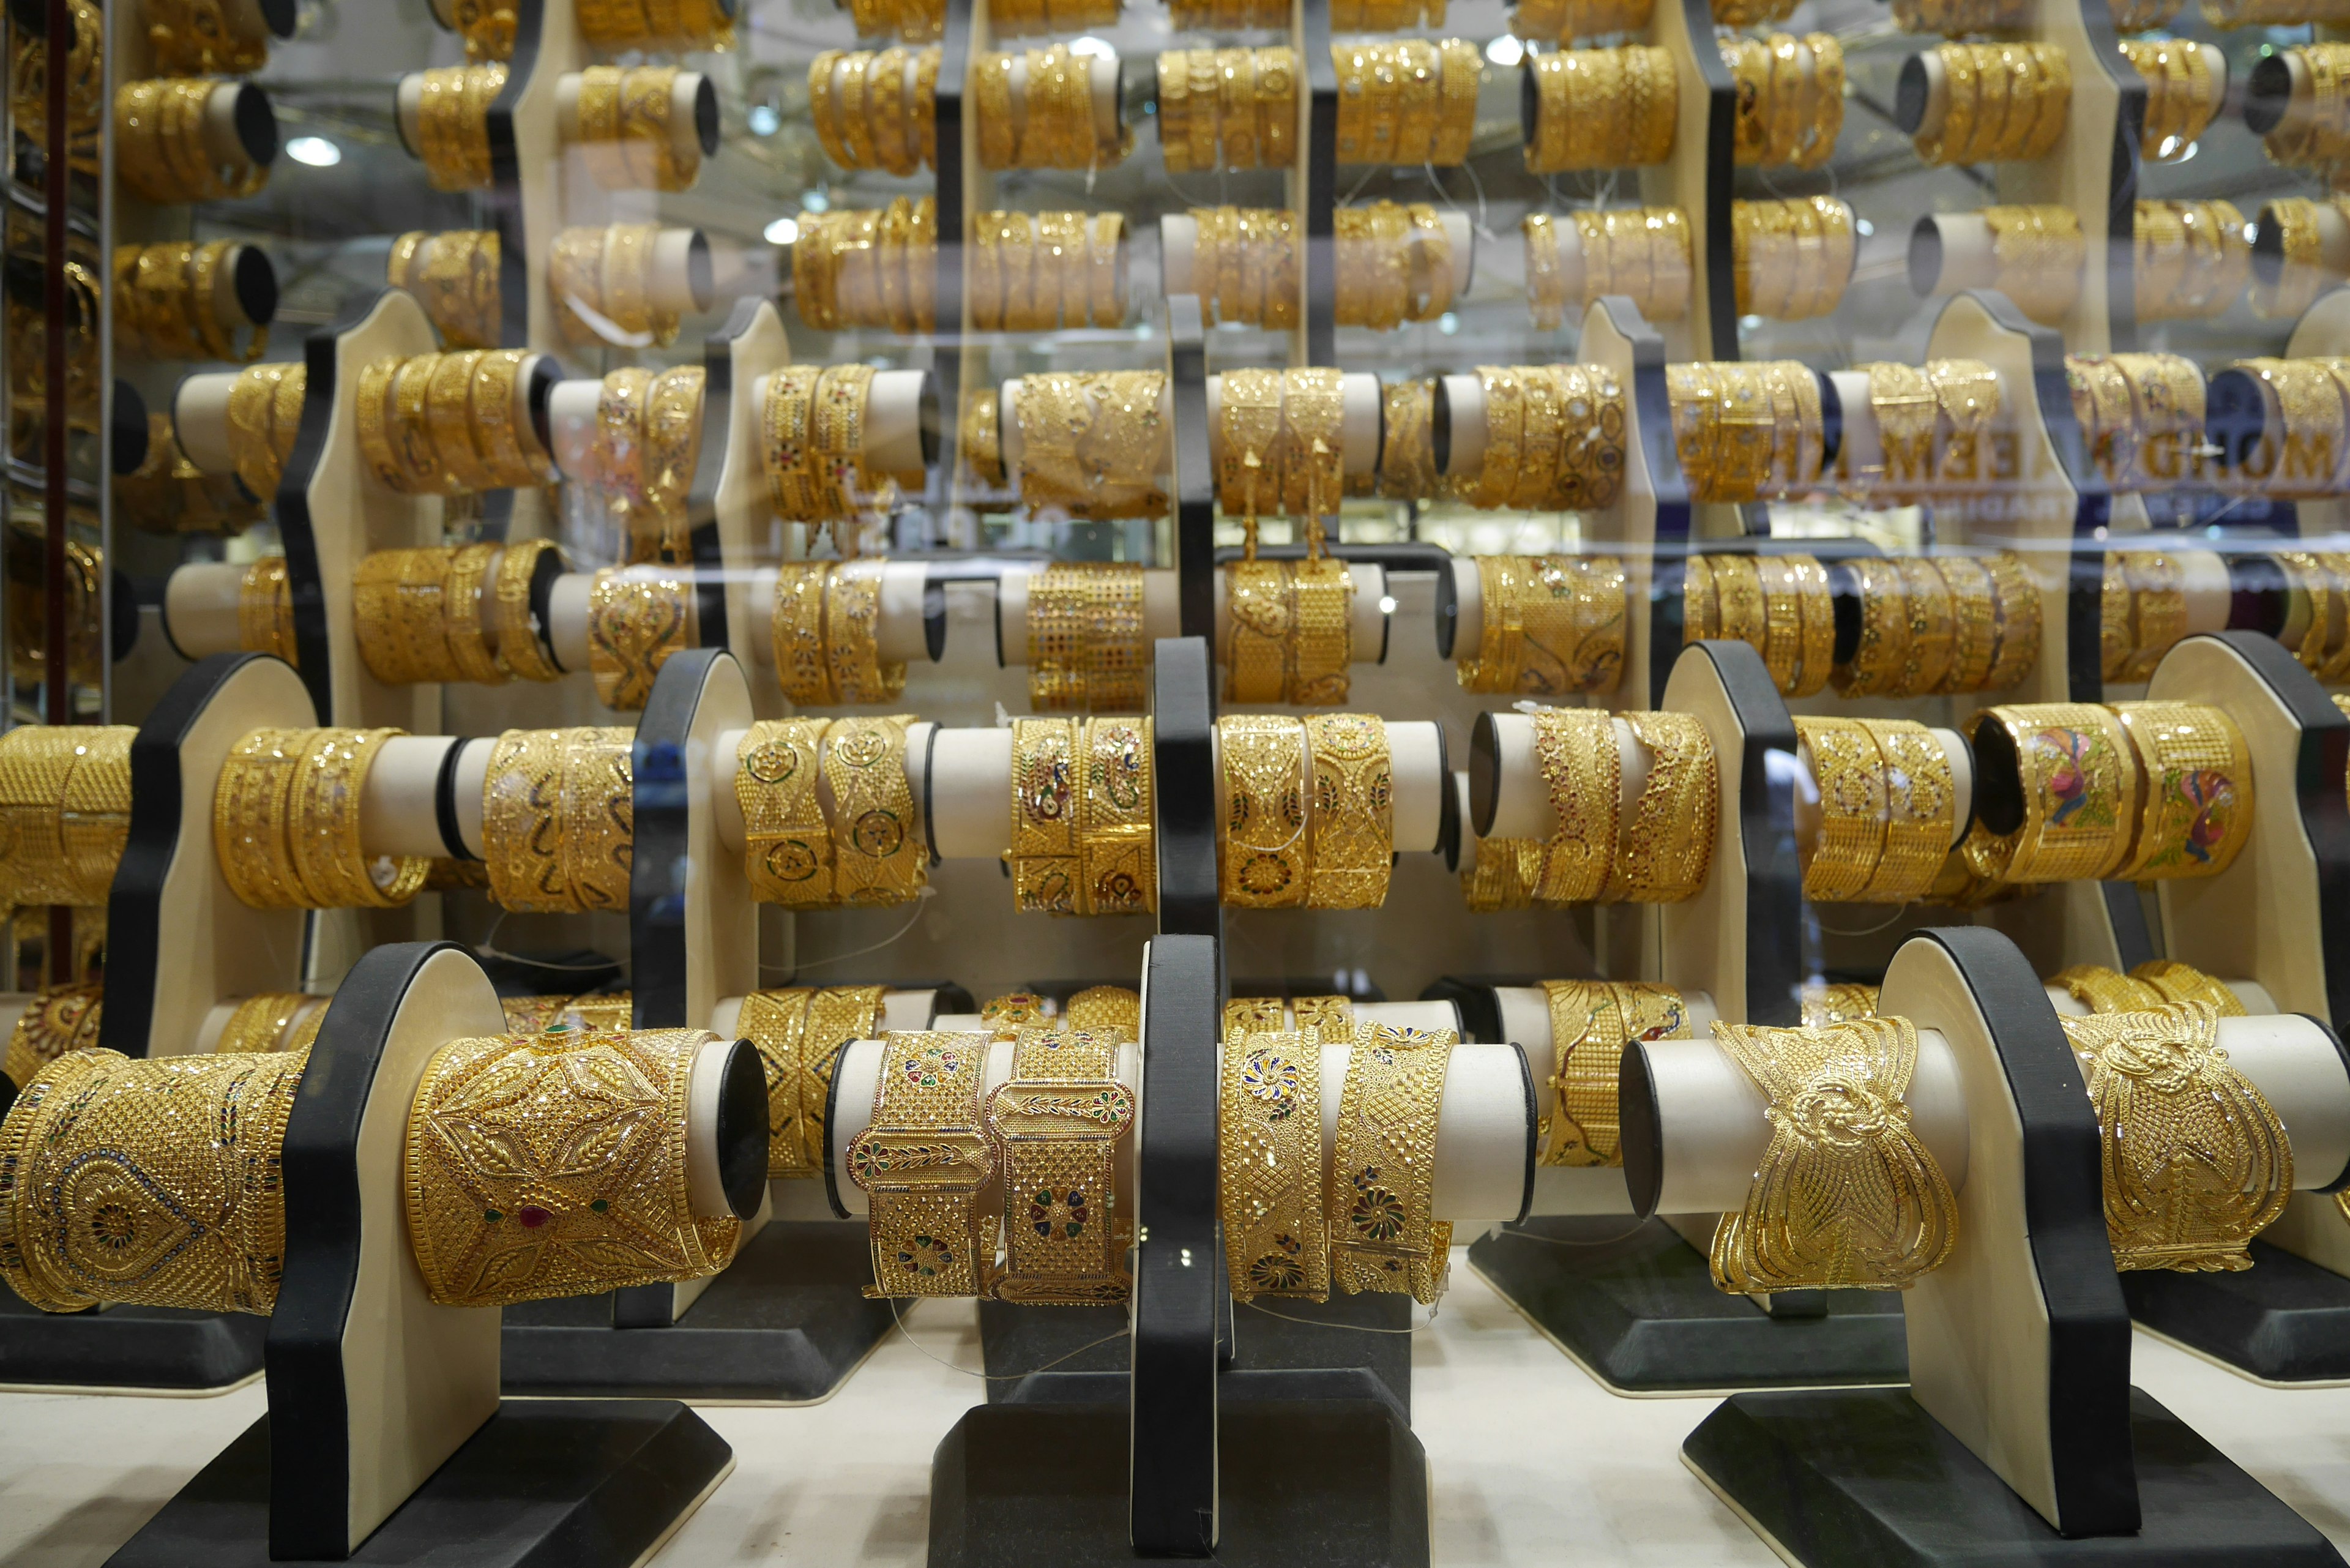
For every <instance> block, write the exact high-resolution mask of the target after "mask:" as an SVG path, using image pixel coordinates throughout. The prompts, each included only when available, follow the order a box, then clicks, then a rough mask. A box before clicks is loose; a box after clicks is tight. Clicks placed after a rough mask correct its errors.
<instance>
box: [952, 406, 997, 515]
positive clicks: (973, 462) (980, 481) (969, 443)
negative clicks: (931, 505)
mask: <svg viewBox="0 0 2350 1568" xmlns="http://www.w3.org/2000/svg"><path fill="white" fill-rule="evenodd" d="M1002 405H1003V395H1002V394H1001V393H1000V392H998V391H997V390H996V389H994V388H993V387H966V388H965V389H963V394H962V419H961V421H959V423H960V425H961V430H962V436H961V441H960V443H959V449H958V452H957V455H958V456H960V457H961V458H962V466H963V470H964V472H963V474H962V486H963V487H964V488H966V489H978V490H982V491H992V492H995V493H994V494H985V495H982V496H980V497H977V498H972V500H971V504H972V505H974V506H976V507H978V508H980V509H981V510H983V511H986V510H998V509H1001V508H1002V507H1003V498H1002V494H1001V493H1002V492H1003V488H1004V483H1005V481H1004V474H1003V406H1002Z"/></svg>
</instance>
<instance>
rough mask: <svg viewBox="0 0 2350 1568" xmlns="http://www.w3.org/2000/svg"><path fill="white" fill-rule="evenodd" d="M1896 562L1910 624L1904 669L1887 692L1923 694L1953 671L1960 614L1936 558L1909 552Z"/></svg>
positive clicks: (1937, 685)
mask: <svg viewBox="0 0 2350 1568" xmlns="http://www.w3.org/2000/svg"><path fill="white" fill-rule="evenodd" d="M1892 565H1893V566H1894V567H1895V569H1897V570H1898V571H1899V572H1900V574H1901V576H1902V596H1901V599H1902V606H1903V608H1904V610H1905V611H1906V612H1907V614H1908V618H1909V627H1908V636H1907V637H1906V638H1905V639H1903V641H1902V650H1901V672H1900V674H1898V676H1896V677H1895V678H1894V685H1893V687H1892V688H1891V689H1890V690H1889V691H1887V695H1888V696H1896V697H1921V696H1924V695H1925V694H1927V693H1928V692H1930V691H1935V690H1937V689H1939V687H1940V686H1941V684H1942V683H1943V681H1944V680H1946V679H1947V678H1948V676H1949V675H1950V659H1951V657H1952V653H1953V650H1954V648H1955V645H1956V643H1957V639H1958V618H1957V614H1956V611H1955V610H1954V609H1953V607H1952V606H1951V603H1950V584H1949V583H1948V582H1947V581H1945V580H1944V578H1943V576H1942V574H1941V573H1940V572H1939V571H1937V570H1935V569H1934V563H1933V562H1932V561H1930V560H1929V559H1927V558H1926V557H1924V556H1904V557H1902V558H1901V559H1899V560H1897V561H1895V562H1893V563H1892Z"/></svg>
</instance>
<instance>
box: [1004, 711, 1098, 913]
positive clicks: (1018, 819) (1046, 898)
mask: <svg viewBox="0 0 2350 1568" xmlns="http://www.w3.org/2000/svg"><path fill="white" fill-rule="evenodd" d="M1077 742H1078V737H1077V726H1076V723H1074V722H1072V721H1070V720H1067V719H1015V720H1014V721H1013V724H1012V846H1011V847H1010V848H1009V849H1007V850H1005V851H1004V858H1005V860H1006V861H1007V862H1008V863H1009V864H1010V866H1011V867H1012V901H1013V908H1014V909H1021V910H1024V911H1029V912H1033V913H1040V914H1047V915H1072V914H1076V913H1077V912H1078V910H1077V892H1076V880H1077V822H1076V818H1077V798H1076V797H1077V771H1078V768H1079V765H1080V763H1079V760H1078V757H1077V754H1076V752H1077Z"/></svg>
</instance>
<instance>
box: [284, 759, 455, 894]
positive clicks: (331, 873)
mask: <svg viewBox="0 0 2350 1568" xmlns="http://www.w3.org/2000/svg"><path fill="white" fill-rule="evenodd" d="M405 733H407V732H406V731H404V730H389V729H386V730H342V729H328V730H312V731H309V732H307V742H308V743H307V745H306V746H305V747H304V748H303V751H302V756H301V760H300V762H298V763H296V765H295V768H294V774H293V780H292V783H291V784H290V785H289V786H288V788H287V791H286V828H285V836H286V845H287V849H288V853H289V854H290V855H291V857H292V859H293V864H294V874H295V876H296V877H297V878H298V879H299V880H300V882H301V884H302V887H303V888H304V890H305V892H306V893H307V895H308V897H307V901H306V907H307V908H309V909H392V908H396V907H397V906H399V905H401V904H405V903H407V902H408V901H409V900H410V899H411V898H414V897H416V895H417V893H418V892H419V891H420V890H421V888H423V886H424V874H425V873H426V872H427V871H428V870H430V869H431V868H432V867H431V864H430V862H429V861H428V860H427V859H426V858H425V857H421V856H391V855H377V856H370V855H369V854H368V853H367V851H366V849H365V848H364V847H363V846H362V845H361V843H360V839H359V797H360V796H361V794H363V793H364V792H365V790H366V788H367V775H368V770H369V768H370V767H371V766H373V765H374V763H375V756H376V753H378V752H380V751H381V750H383V743H384V742H386V741H388V740H390V739H391V738H392V737H393V736H394V735H401V734H405Z"/></svg>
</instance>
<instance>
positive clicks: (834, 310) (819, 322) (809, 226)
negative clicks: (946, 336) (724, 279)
mask: <svg viewBox="0 0 2350 1568" xmlns="http://www.w3.org/2000/svg"><path fill="white" fill-rule="evenodd" d="M985 220H986V214H985V213H982V214H981V225H982V227H984V223H985ZM799 223H800V234H799V238H798V239H796V240H794V241H793V242H792V298H793V299H794V301H795V303H797V305H798V306H799V311H800V319H801V320H802V321H804V322H806V324H807V325H808V326H810V327H815V328H816V330H817V331H819V332H837V331H839V330H840V329H841V328H842V327H884V328H887V329H888V330H889V331H892V332H931V331H935V330H936V329H937V327H938V293H939V275H938V268H939V204H938V201H937V199H936V198H935V197H931V196H924V197H922V198H920V200H919V201H909V200H907V199H906V198H905V197H903V196H900V197H899V198H897V199H896V200H895V201H893V202H890V203H889V205H888V206H887V207H881V208H871V207H867V208H836V209H834V210H833V211H831V212H828V213H805V214H803V215H802V216H801V218H800V221H799Z"/></svg>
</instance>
